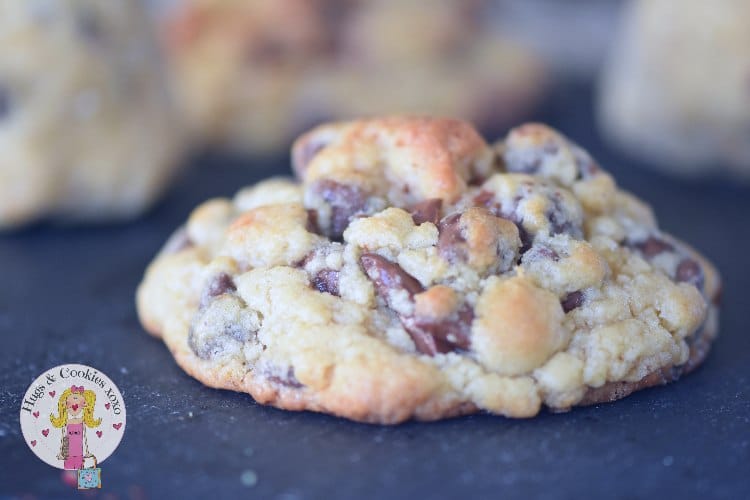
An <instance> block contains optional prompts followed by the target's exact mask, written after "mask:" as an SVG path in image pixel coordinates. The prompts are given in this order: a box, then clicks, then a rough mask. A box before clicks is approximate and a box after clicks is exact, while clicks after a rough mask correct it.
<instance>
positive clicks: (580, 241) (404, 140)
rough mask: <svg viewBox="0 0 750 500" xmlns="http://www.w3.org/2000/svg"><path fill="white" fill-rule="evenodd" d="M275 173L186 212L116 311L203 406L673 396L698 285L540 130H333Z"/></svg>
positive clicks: (680, 248) (411, 123) (380, 411)
mask: <svg viewBox="0 0 750 500" xmlns="http://www.w3.org/2000/svg"><path fill="white" fill-rule="evenodd" d="M293 163H294V165H293V166H294V170H295V172H296V174H297V176H298V177H299V179H300V182H293V181H290V180H284V179H272V180H268V181H265V182H261V183H260V184H258V185H256V186H253V187H250V188H246V189H243V190H241V191H240V192H239V193H238V194H237V195H236V196H235V197H234V198H233V199H214V200H210V201H207V202H206V203H204V204H203V205H201V206H199V207H198V208H197V209H196V210H195V211H194V212H193V213H192V215H191V216H190V218H189V219H188V221H187V223H186V224H185V226H184V227H183V228H181V229H179V230H178V231H177V232H176V233H175V235H174V236H173V237H172V238H171V239H170V241H169V242H168V243H167V244H166V245H165V247H164V249H163V250H162V252H161V253H160V254H159V256H158V257H157V258H156V259H155V261H154V262H153V263H152V264H151V266H150V267H149V269H148V270H147V272H146V276H145V278H144V280H143V282H142V284H141V286H140V288H139V290H138V294H137V302H138V311H139V315H140V318H141V321H142V323H143V325H144V327H145V328H146V329H147V330H148V331H149V332H151V333H152V334H154V335H157V336H160V337H162V338H163V339H164V341H165V342H166V344H167V345H168V346H169V348H170V350H171V351H172V353H173V355H174V356H175V358H176V360H177V362H178V363H179V364H180V365H181V366H182V367H183V368H184V369H185V370H186V371H187V372H188V373H189V374H191V375H192V376H194V377H196V378H197V379H199V380H201V381H202V382H203V383H205V384H207V385H209V386H212V387H222V388H228V389H233V390H237V391H243V392H248V393H249V394H251V395H252V396H253V397H254V398H255V399H256V400H257V401H259V402H261V403H266V404H271V405H274V406H277V407H279V408H285V409H291V410H303V409H307V410H314V411H321V412H326V413H331V414H335V415H340V416H344V417H347V418H350V419H354V420H359V421H365V422H378V423H396V422H401V421H403V420H406V419H410V418H415V419H421V420H434V419H439V418H444V417H449V416H455V415H462V414H468V413H472V412H476V411H479V410H484V411H488V412H491V413H495V414H500V415H505V416H509V417H529V416H533V415H535V414H536V413H537V412H539V411H540V409H541V408H542V406H543V405H546V406H547V407H549V408H551V409H553V410H566V409H569V408H570V407H572V406H574V405H579V404H591V403H595V402H601V401H609V400H614V399H617V398H619V397H622V396H624V395H627V394H628V393H630V392H632V391H633V390H637V389H640V388H643V387H647V386H650V385H656V384H660V383H666V382H668V381H671V380H673V379H676V378H677V377H678V376H679V375H680V374H681V373H682V372H687V371H689V370H691V369H693V368H694V367H695V366H697V364H699V363H700V362H701V361H702V359H703V358H704V357H705V355H706V353H707V352H708V348H709V347H710V344H711V342H712V340H713V339H714V337H715V336H716V334H717V319H718V313H717V306H716V302H717V297H718V294H719V288H720V283H719V277H718V275H717V273H716V271H715V270H714V268H713V266H711V264H709V263H708V262H707V261H706V260H705V259H703V258H702V257H701V256H700V255H698V254H697V253H696V252H695V251H693V250H692V249H690V248H689V247H688V246H686V245H685V244H683V243H681V242H679V241H678V240H676V239H674V238H672V237H671V236H669V235H667V234H665V233H664V232H662V231H661V230H660V229H659V228H658V226H657V224H656V220H655V219H654V216H653V214H652V213H651V211H650V209H649V208H648V207H647V206H646V205H645V204H643V203H642V202H640V201H639V200H638V199H636V198H635V197H634V196H632V195H630V194H628V193H626V192H624V191H622V190H619V189H618V188H617V186H616V185H615V182H614V180H613V179H612V177H611V176H610V175H608V174H607V173H606V172H605V171H604V170H602V169H601V167H599V166H598V165H597V164H596V162H595V161H594V160H593V159H592V158H591V157H590V156H589V155H588V154H587V153H586V152H585V151H584V150H583V149H581V148H580V147H578V146H576V145H575V144H574V143H572V142H571V141H569V140H568V139H566V138H565V137H564V136H562V135H561V134H559V133H557V132H555V131H554V130H552V129H550V128H548V127H546V126H544V125H540V124H527V125H523V126H521V127H518V128H516V129H514V130H513V131H511V133H510V134H509V135H508V137H507V138H505V139H504V140H502V141H499V142H498V143H496V144H494V145H492V146H490V145H488V144H487V143H486V142H485V141H484V139H483V138H482V137H480V136H479V135H478V134H477V133H476V131H475V130H474V129H473V128H472V127H471V126H470V125H468V124H467V123H465V122H462V121H458V120H449V119H430V118H408V117H392V118H382V119H372V120H364V121H355V122H348V123H336V124H330V125H324V126H321V127H318V128H316V129H314V130H312V131H310V132H309V133H307V134H305V135H303V136H302V137H300V138H299V139H298V140H297V142H296V143H295V146H294V150H293Z"/></svg>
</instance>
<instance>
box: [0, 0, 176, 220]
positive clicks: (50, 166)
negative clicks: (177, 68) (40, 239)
mask: <svg viewBox="0 0 750 500" xmlns="http://www.w3.org/2000/svg"><path fill="white" fill-rule="evenodd" d="M139 5H140V4H139V3H137V2H130V1H126V0H107V1H106V2H102V1H99V0H28V1H23V2H20V1H14V2H2V3H0V75H2V76H0V145H1V146H2V151H3V155H2V158H0V228H9V227H14V226H19V225H22V224H24V223H27V222H30V221H33V220H36V219H39V218H44V217H51V218H55V219H63V220H109V219H123V218H128V217H132V216H135V215H137V214H138V213H140V212H142V211H143V210H144V209H145V208H147V207H148V206H149V205H150V204H151V203H152V202H154V201H155V199H156V197H157V196H158V195H159V194H160V193H161V192H162V190H163V189H164V187H165V185H166V184H167V182H168V181H169V179H170V177H171V174H172V173H173V171H174V170H175V168H176V165H177V162H178V160H179V157H180V152H181V150H182V134H181V133H180V131H179V130H180V127H179V120H177V119H176V116H175V114H174V110H173V109H172V107H171V106H170V103H169V98H168V95H167V89H166V81H165V79H164V78H163V75H162V68H161V62H160V61H159V60H158V57H157V55H156V50H155V44H154V43H152V42H154V40H153V36H152V34H151V33H150V31H149V27H148V23H147V20H146V17H145V15H144V13H143V12H141V11H140V10H139V9H138V6H139Z"/></svg>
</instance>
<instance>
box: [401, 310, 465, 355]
mask: <svg viewBox="0 0 750 500" xmlns="http://www.w3.org/2000/svg"><path fill="white" fill-rule="evenodd" d="M472 321H474V311H473V310H472V308H471V306H469V305H468V304H464V306H463V307H462V308H461V309H460V310H459V311H458V312H457V313H456V314H454V315H453V316H452V317H450V318H443V319H435V318H423V317H419V316H412V317H408V318H402V320H401V322H402V324H403V325H404V328H405V329H406V331H407V333H409V336H411V338H412V340H413V341H414V344H415V345H416V347H417V350H418V351H419V352H421V353H422V354H427V355H429V356H434V355H435V354H437V353H446V352H453V351H456V350H468V349H469V346H470V345H471V336H470V335H471V323H472Z"/></svg>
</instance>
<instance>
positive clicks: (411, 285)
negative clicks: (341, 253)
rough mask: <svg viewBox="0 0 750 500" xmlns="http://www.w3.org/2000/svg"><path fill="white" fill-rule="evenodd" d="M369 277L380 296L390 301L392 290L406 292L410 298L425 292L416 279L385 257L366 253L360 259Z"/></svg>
mask: <svg viewBox="0 0 750 500" xmlns="http://www.w3.org/2000/svg"><path fill="white" fill-rule="evenodd" d="M359 262H360V263H361V264H362V267H363V268H364V270H365V274H367V277H368V278H370V280H372V282H373V283H374V284H375V289H376V290H377V292H378V295H380V296H381V297H383V299H385V300H386V302H387V301H388V298H389V296H390V293H389V292H390V291H391V290H405V291H406V292H407V293H408V294H409V297H414V294H417V293H420V292H422V291H424V288H423V287H422V285H421V283H419V281H417V279H416V278H414V277H413V276H411V275H410V274H408V273H407V272H406V271H404V270H403V269H401V266H399V265H398V264H394V263H393V262H391V261H390V260H388V259H386V258H385V257H381V256H380V255H378V254H375V253H365V254H362V256H361V257H360V258H359Z"/></svg>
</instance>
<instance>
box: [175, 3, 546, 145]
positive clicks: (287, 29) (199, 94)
mask: <svg viewBox="0 0 750 500" xmlns="http://www.w3.org/2000/svg"><path fill="white" fill-rule="evenodd" d="M480 3H481V2H465V1H463V0H408V1H404V0H379V1H377V2H352V1H351V0H274V1H272V2H271V1H269V2H249V1H246V0H181V1H180V2H178V3H177V6H176V7H175V8H174V9H173V10H171V11H168V14H166V15H165V16H163V22H162V23H161V25H162V26H163V30H162V31H163V33H164V38H165V39H166V46H167V47H168V53H169V54H170V60H171V63H172V67H173V68H174V75H175V86H176V88H177V89H178V94H179V95H180V96H181V103H182V105H183V108H184V110H185V114H186V115H187V116H188V118H189V122H190V123H191V124H192V126H193V129H194V131H195V133H196V134H197V136H198V137H200V138H202V139H203V140H205V141H208V142H211V143H215V144H216V143H218V144H221V145H224V146H229V147H231V148H233V149H239V150H242V151H263V150H265V151H269V150H270V151H273V150H278V149H279V148H286V147H287V145H288V144H289V143H290V142H291V141H292V139H293V137H294V135H295V134H297V133H299V132H301V131H303V130H305V129H307V128H308V127H310V126H311V125H312V124H316V123H319V122H320V121H321V120H324V119H342V118H348V117H351V116H360V115H362V114H368V115H371V114H382V113H392V112H399V113H427V112H429V113H438V114H446V115H450V116H460V117H463V118H467V119H471V120H475V121H479V122H480V123H481V124H482V125H487V126H494V127H499V126H507V125H508V124H509V123H510V122H511V121H512V120H514V119H517V118H516V117H518V116H519V114H521V113H523V112H525V111H526V110H528V109H529V107H531V105H532V104H533V103H534V102H535V101H536V100H537V98H538V96H539V94H540V93H541V90H542V87H543V83H542V82H543V71H542V68H541V63H540V62H539V61H538V60H537V58H536V57H535V56H534V55H532V54H531V53H530V52H529V51H528V50H527V49H524V48H522V47H519V46H517V45H516V44H514V43H512V42H510V41H508V40H507V39H506V38H503V37H500V36H498V35H497V34H496V33H494V31H493V30H492V29H490V27H489V26H487V24H488V23H482V22H481V20H482V19H483V17H484V18H486V17H487V16H486V15H483V10H482V9H480V8H479V6H480ZM280 27H283V29H281V28H280Z"/></svg>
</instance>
